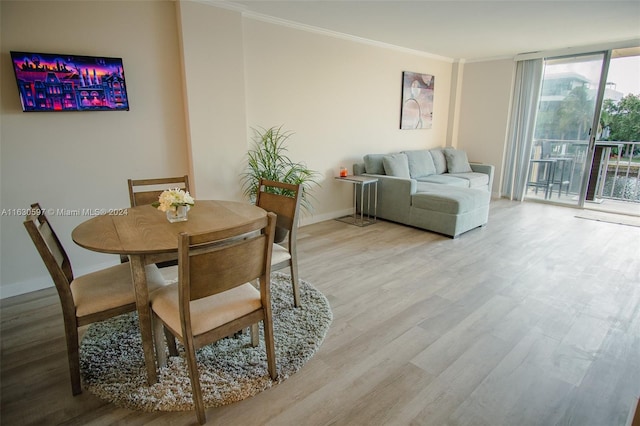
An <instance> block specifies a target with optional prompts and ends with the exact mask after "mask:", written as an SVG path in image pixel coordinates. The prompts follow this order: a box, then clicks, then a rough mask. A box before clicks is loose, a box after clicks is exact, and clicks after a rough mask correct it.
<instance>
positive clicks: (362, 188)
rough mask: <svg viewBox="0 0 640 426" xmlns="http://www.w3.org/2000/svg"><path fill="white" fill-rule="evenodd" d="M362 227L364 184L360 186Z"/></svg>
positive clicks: (362, 220)
mask: <svg viewBox="0 0 640 426" xmlns="http://www.w3.org/2000/svg"><path fill="white" fill-rule="evenodd" d="M357 186H358V185H356V187H357ZM360 225H364V184H363V185H360Z"/></svg>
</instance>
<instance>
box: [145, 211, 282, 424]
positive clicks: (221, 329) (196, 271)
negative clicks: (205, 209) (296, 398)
mask: <svg viewBox="0 0 640 426" xmlns="http://www.w3.org/2000/svg"><path fill="white" fill-rule="evenodd" d="M275 222H276V216H275V214H273V213H268V214H267V216H266V217H262V218H260V219H257V220H255V221H253V222H251V223H249V224H246V225H241V226H238V227H234V228H227V229H224V230H221V231H213V232H205V233H201V234H192V235H188V234H186V233H181V234H180V236H179V242H178V260H179V265H178V270H179V273H178V283H176V284H174V285H170V286H167V287H165V288H163V289H161V290H158V291H157V292H155V293H153V294H152V295H151V309H152V311H153V320H154V328H155V330H154V335H155V344H156V354H158V364H159V365H160V366H163V365H164V364H165V363H166V359H165V358H166V357H165V350H164V345H163V340H162V336H163V328H164V331H165V333H164V334H165V335H167V337H170V338H168V339H167V341H168V345H169V352H170V353H177V351H176V347H175V339H174V338H173V336H175V338H177V339H178V340H179V341H180V342H181V343H182V344H183V346H184V348H185V356H186V358H187V365H188V368H189V379H190V381H191V389H192V392H193V401H194V405H195V410H196V415H197V418H198V421H199V422H200V424H203V423H204V422H205V421H206V417H205V410H204V402H203V398H202V392H201V389H200V375H199V373H198V366H197V362H196V352H195V351H196V350H197V349H198V348H201V347H202V346H205V345H208V344H210V343H212V342H215V341H217V340H220V339H222V338H224V337H227V336H230V335H232V334H234V333H236V332H238V331H240V330H242V329H244V328H246V327H248V326H253V325H255V324H257V323H259V322H260V321H262V322H263V324H264V338H265V347H266V352H267V367H268V371H269V375H270V376H271V378H273V379H275V378H276V377H277V371H276V360H275V348H274V341H273V324H272V319H271V292H270V272H271V252H272V247H273V235H274V229H275ZM239 237H240V238H239ZM256 279H258V280H259V282H260V289H259V290H258V289H256V288H255V287H254V286H253V285H252V284H251V281H254V280H256ZM167 331H168V332H169V333H170V334H167V333H166V332H167ZM253 336H254V337H256V338H257V337H258V336H257V334H254V335H253ZM252 343H253V344H254V345H256V346H257V344H258V342H257V339H253V338H252Z"/></svg>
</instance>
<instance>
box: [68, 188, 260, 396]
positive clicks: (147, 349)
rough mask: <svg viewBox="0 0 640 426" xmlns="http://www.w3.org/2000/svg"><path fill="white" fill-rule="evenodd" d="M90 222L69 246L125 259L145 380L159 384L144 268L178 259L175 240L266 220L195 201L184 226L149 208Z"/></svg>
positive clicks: (250, 208)
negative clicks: (133, 302)
mask: <svg viewBox="0 0 640 426" xmlns="http://www.w3.org/2000/svg"><path fill="white" fill-rule="evenodd" d="M115 213H117V214H104V215H100V216H96V217H93V218H91V219H89V220H87V221H85V222H83V223H81V224H80V225H78V226H77V227H76V228H75V229H74V230H73V232H72V233H71V238H72V239H73V241H74V242H75V243H76V244H78V245H79V246H81V247H84V248H86V249H88V250H92V251H96V252H100V253H111V254H121V255H128V256H129V259H130V264H131V273H132V277H133V285H134V291H135V297H136V308H137V311H138V319H139V323H140V333H141V336H142V347H143V351H144V358H145V366H146V369H147V380H148V382H149V384H153V383H156V382H157V381H158V375H157V370H156V363H155V356H154V348H153V335H152V324H151V311H150V308H149V291H148V288H147V278H146V274H145V268H144V266H145V265H148V264H151V263H156V262H159V261H164V260H169V259H177V254H178V235H179V234H180V233H182V232H186V233H188V234H196V233H200V232H208V231H219V230H222V229H226V228H231V227H235V226H241V225H245V224H248V223H250V222H253V221H254V220H256V219H259V218H261V217H265V216H266V215H267V212H266V211H265V210H263V209H261V208H260V207H257V206H255V205H253V204H249V203H247V202H238V201H218V200H196V202H195V205H194V206H193V207H191V209H190V210H189V212H188V220H187V221H185V222H174V223H170V222H169V221H168V220H167V217H166V213H165V212H162V211H159V210H158V209H156V208H154V207H153V206H151V205H145V206H138V207H132V208H128V209H122V210H117V211H115Z"/></svg>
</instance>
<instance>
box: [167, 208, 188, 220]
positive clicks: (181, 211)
mask: <svg viewBox="0 0 640 426" xmlns="http://www.w3.org/2000/svg"><path fill="white" fill-rule="evenodd" d="M188 211H189V206H188V205H186V206H176V208H175V209H174V210H167V211H166V213H167V220H168V221H169V222H171V223H173V222H185V221H186V220H187V219H188V216H187V212H188Z"/></svg>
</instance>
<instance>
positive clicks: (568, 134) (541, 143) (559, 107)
mask: <svg viewBox="0 0 640 426" xmlns="http://www.w3.org/2000/svg"><path fill="white" fill-rule="evenodd" d="M607 59H608V55H607V53H606V52H601V53H597V54H590V55H582V56H573V57H565V58H556V59H547V60H545V64H544V73H543V80H542V88H541V93H540V98H539V101H538V113H537V116H536V124H535V130H534V137H533V144H532V149H531V155H530V161H529V173H528V177H527V188H526V198H528V199H539V200H545V201H550V202H554V203H562V204H569V205H576V206H577V205H582V203H583V200H584V198H585V194H586V189H587V187H588V177H589V175H590V173H589V169H590V167H591V164H592V157H593V152H594V144H595V140H596V136H597V134H596V133H597V132H593V129H594V128H595V129H597V127H598V126H597V123H598V117H599V113H600V105H601V103H602V92H603V90H602V89H603V86H604V85H603V84H601V83H602V81H603V79H602V76H603V75H606V67H607V64H608V60H607Z"/></svg>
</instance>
